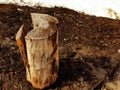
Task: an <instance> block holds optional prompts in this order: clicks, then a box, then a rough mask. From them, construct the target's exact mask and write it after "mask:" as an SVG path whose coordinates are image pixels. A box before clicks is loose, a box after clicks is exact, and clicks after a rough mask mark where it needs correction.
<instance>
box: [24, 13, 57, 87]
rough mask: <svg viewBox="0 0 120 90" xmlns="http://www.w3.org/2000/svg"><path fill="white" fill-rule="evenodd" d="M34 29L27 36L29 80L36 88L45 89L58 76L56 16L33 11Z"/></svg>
mask: <svg viewBox="0 0 120 90" xmlns="http://www.w3.org/2000/svg"><path fill="white" fill-rule="evenodd" d="M31 15H32V20H33V24H34V29H33V30H31V31H30V32H28V33H27V35H26V36H25V41H26V50H27V58H28V64H29V70H30V72H27V80H28V81H29V82H30V83H31V84H32V85H33V86H34V87H36V88H39V89H43V88H45V87H48V86H49V85H50V84H52V83H54V82H55V81H56V79H57V77H58V69H59V58H58V32H57V27H56V23H57V22H58V21H57V19H56V18H54V17H52V16H49V15H45V14H37V13H32V14H31Z"/></svg>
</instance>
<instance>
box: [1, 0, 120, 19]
mask: <svg viewBox="0 0 120 90" xmlns="http://www.w3.org/2000/svg"><path fill="white" fill-rule="evenodd" d="M0 3H4V4H9V3H12V4H18V5H22V6H26V5H27V6H32V7H34V6H44V7H54V6H61V7H66V8H69V9H73V10H75V11H78V12H79V11H80V12H84V13H86V14H90V15H96V16H102V17H108V18H113V19H120V0H0Z"/></svg>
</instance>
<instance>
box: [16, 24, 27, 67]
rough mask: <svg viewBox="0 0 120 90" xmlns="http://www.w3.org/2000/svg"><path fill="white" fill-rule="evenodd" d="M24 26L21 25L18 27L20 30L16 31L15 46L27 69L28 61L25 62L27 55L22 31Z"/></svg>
mask: <svg viewBox="0 0 120 90" xmlns="http://www.w3.org/2000/svg"><path fill="white" fill-rule="evenodd" d="M23 27H24V25H22V26H21V27H20V29H19V30H18V32H17V34H16V41H17V45H18V47H19V50H20V53H21V55H22V58H23V61H24V64H25V66H27V67H28V60H27V53H26V48H25V39H24V38H25V35H26V33H25V31H24V30H23Z"/></svg>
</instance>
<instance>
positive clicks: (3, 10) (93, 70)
mask: <svg viewBox="0 0 120 90" xmlns="http://www.w3.org/2000/svg"><path fill="white" fill-rule="evenodd" d="M31 12H36V13H45V14H49V15H52V16H54V17H56V18H58V20H59V24H58V25H57V26H58V31H59V52H60V69H59V78H58V80H57V81H56V82H55V83H54V84H53V85H51V86H50V87H48V88H46V90H100V89H101V88H102V85H103V84H104V82H105V81H106V78H107V77H112V76H111V75H114V74H113V73H115V72H114V71H115V69H116V67H118V65H119V63H120V52H118V51H119V50H120V21H119V20H113V19H108V18H103V17H96V16H90V15H86V14H84V13H78V12H75V11H73V10H69V9H67V8H62V7H54V8H45V7H34V8H31V7H27V6H16V5H4V4H0V90H36V89H35V88H34V87H32V85H31V84H30V83H29V82H28V81H27V80H26V73H25V72H26V71H25V67H24V63H23V60H22V58H21V55H20V52H19V50H18V47H17V45H16V41H15V35H16V33H17V31H18V30H19V28H20V26H21V25H23V24H24V25H25V26H26V30H28V31H29V30H31V29H32V26H33V25H32V22H31V17H30V13H31Z"/></svg>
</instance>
